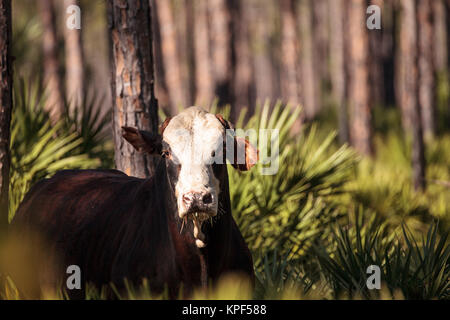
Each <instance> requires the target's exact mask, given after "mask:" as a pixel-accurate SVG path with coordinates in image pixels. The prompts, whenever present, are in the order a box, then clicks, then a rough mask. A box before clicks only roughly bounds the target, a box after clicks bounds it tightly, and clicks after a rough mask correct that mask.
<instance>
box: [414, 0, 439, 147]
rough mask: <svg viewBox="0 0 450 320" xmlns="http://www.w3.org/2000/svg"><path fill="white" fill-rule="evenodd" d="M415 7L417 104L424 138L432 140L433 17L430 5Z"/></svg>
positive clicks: (421, 1)
mask: <svg viewBox="0 0 450 320" xmlns="http://www.w3.org/2000/svg"><path fill="white" fill-rule="evenodd" d="M417 3H418V6H417V17H418V19H417V21H418V37H419V60H418V63H419V104H420V109H421V114H422V128H423V134H424V137H425V138H426V139H427V140H428V139H432V138H433V136H434V132H435V121H434V68H433V33H434V32H433V22H432V19H433V16H432V13H433V12H432V4H431V2H430V1H428V0H419V1H418V2H417Z"/></svg>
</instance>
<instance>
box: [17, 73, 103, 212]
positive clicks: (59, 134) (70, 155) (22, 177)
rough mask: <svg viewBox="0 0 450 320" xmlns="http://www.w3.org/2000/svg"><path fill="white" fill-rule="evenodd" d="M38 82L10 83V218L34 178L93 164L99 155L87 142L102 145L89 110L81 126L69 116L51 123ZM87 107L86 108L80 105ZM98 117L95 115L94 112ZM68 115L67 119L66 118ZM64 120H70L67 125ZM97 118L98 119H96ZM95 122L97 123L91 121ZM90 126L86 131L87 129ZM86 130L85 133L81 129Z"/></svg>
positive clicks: (98, 146) (97, 164)
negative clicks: (53, 123) (12, 93)
mask: <svg viewBox="0 0 450 320" xmlns="http://www.w3.org/2000/svg"><path fill="white" fill-rule="evenodd" d="M39 87H40V86H39V85H37V84H36V83H34V85H32V84H27V83H26V82H25V81H23V80H21V79H18V80H17V81H15V87H14V111H13V114H12V122H11V173H10V176H11V182H10V219H11V218H12V216H13V215H14V213H15V210H16V209H17V207H18V205H19V203H20V201H21V200H22V199H23V197H24V195H25V194H26V192H27V191H28V190H29V188H30V187H31V186H32V185H33V183H35V182H36V181H38V180H40V179H43V178H45V177H48V176H51V175H53V174H54V173H56V172H57V171H59V170H63V169H80V168H96V167H98V166H100V165H101V161H100V158H99V157H98V156H97V154H95V153H94V152H93V151H92V150H95V148H94V147H93V146H92V147H91V146H89V145H87V144H89V143H90V141H91V140H93V142H94V143H95V144H96V146H95V147H96V148H103V147H102V144H101V143H102V142H105V140H102V139H98V140H97V141H96V140H95V139H96V137H97V136H98V135H99V133H97V131H96V130H97V127H96V126H94V125H93V124H92V122H91V120H90V119H92V118H94V117H93V116H92V114H91V113H90V112H91V111H89V112H84V113H83V114H82V117H81V119H82V120H81V127H82V128H84V129H82V130H81V131H79V128H80V125H79V124H78V123H77V122H76V121H75V120H74V119H73V118H66V120H65V121H66V122H64V121H60V122H58V123H56V124H55V125H52V124H51V121H50V118H49V114H48V113H47V112H46V111H45V110H44V109H43V107H42V106H43V101H44V95H43V93H42V91H41V90H40V89H39ZM82 110H83V111H87V109H82ZM96 117H97V118H98V116H96ZM67 119H69V120H67ZM67 121H71V123H72V125H69V124H68V122H67ZM100 121H101V120H100ZM95 123H96V124H97V123H98V121H97V122H95ZM89 130H90V131H89ZM86 131H88V132H90V133H89V134H90V135H89V134H85V132H86Z"/></svg>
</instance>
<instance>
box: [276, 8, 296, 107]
mask: <svg viewBox="0 0 450 320" xmlns="http://www.w3.org/2000/svg"><path fill="white" fill-rule="evenodd" d="M280 9H281V23H282V25H281V55H282V56H281V61H282V68H283V70H282V77H281V79H282V86H281V92H282V96H283V97H284V98H285V99H286V100H287V102H288V103H290V104H292V105H293V106H297V105H298V104H299V98H300V92H299V89H300V88H299V82H298V80H299V75H298V63H297V62H298V61H299V59H298V58H299V56H298V37H297V32H296V31H297V24H296V19H295V17H296V15H295V8H294V4H293V2H292V0H281V2H280Z"/></svg>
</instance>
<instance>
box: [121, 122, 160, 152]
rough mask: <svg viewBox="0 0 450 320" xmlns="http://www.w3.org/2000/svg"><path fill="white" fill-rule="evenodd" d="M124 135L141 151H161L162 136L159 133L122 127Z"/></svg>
mask: <svg viewBox="0 0 450 320" xmlns="http://www.w3.org/2000/svg"><path fill="white" fill-rule="evenodd" d="M122 136H123V137H124V138H125V140H127V141H128V142H129V143H130V144H131V145H132V146H133V147H134V148H135V149H136V150H137V151H139V152H145V153H148V154H160V153H161V149H162V137H161V136H160V135H159V134H154V133H150V132H148V131H143V130H138V129H136V128H131V127H122Z"/></svg>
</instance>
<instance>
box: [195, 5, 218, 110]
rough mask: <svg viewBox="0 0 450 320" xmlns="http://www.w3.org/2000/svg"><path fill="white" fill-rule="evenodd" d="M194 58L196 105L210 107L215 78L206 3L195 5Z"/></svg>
mask: <svg viewBox="0 0 450 320" xmlns="http://www.w3.org/2000/svg"><path fill="white" fill-rule="evenodd" d="M194 10H195V17H196V18H195V24H194V34H195V42H194V50H195V53H194V56H195V92H196V95H195V103H196V104H199V105H201V106H209V105H210V104H211V102H212V99H213V90H214V89H213V76H212V71H211V63H210V62H211V60H210V45H209V32H208V30H209V25H208V6H207V3H206V1H202V0H196V1H195V3H194Z"/></svg>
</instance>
